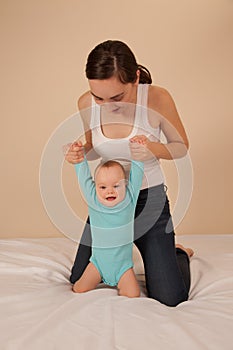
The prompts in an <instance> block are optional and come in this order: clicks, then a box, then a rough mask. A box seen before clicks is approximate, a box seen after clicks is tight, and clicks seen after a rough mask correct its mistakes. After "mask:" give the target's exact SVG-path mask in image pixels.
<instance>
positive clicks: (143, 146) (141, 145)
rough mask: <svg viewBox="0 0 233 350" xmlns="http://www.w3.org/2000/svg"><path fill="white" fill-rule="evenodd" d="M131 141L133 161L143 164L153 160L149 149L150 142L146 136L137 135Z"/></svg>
mask: <svg viewBox="0 0 233 350" xmlns="http://www.w3.org/2000/svg"><path fill="white" fill-rule="evenodd" d="M129 141H130V145H129V146H130V151H131V156H132V159H134V160H138V161H142V162H143V161H145V160H148V159H151V158H153V154H152V153H151V152H150V151H149V149H148V144H149V142H150V141H149V139H148V138H147V137H146V136H145V135H136V136H134V137H132V138H131V139H130V140H129Z"/></svg>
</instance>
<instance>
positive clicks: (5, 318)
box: [0, 235, 233, 350]
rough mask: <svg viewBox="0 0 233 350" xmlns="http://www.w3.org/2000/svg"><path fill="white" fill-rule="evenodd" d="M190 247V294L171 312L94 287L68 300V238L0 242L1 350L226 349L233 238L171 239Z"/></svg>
mask: <svg viewBox="0 0 233 350" xmlns="http://www.w3.org/2000/svg"><path fill="white" fill-rule="evenodd" d="M176 239H177V242H178V243H181V244H184V245H187V246H191V247H192V248H194V250H195V255H194V256H193V257H192V258H191V263H190V266H191V274H192V278H191V290H190V298H189V300H188V301H187V302H184V303H181V304H180V305H178V306H177V307H175V308H172V307H167V306H165V305H162V304H160V303H159V302H157V301H155V300H152V299H149V298H147V297H146V290H145V281H144V274H143V265H142V261H141V258H140V255H139V253H138V251H137V250H136V248H134V249H135V250H134V261H135V272H136V274H137V278H138V280H139V282H140V287H141V297H140V298H136V299H129V298H126V297H120V296H118V295H117V291H116V289H115V288H109V287H106V286H103V285H102V284H101V285H100V286H99V287H98V288H97V289H96V290H94V291H91V292H88V293H85V294H75V293H73V292H72V291H71V285H70V283H69V274H70V269H71V266H72V262H73V260H74V256H75V252H76V246H77V243H75V242H74V241H72V240H70V239H68V238H65V237H64V238H37V239H28V238H21V239H1V240H0V256H1V260H0V278H1V292H0V305H1V313H0V314H1V319H0V322H1V324H0V326H1V335H0V349H1V350H52V349H53V350H65V349H77V350H84V349H88V350H92V349H94V350H98V349H101V350H105V349H106V350H112V349H117V350H131V349H132V350H139V349H140V350H141V349H145V350H152V349H153V350H154V349H158V350H163V349H165V350H170V349H189V350H202V349H203V350H205V349H210V350H228V349H229V350H230V349H233V345H232V344H233V337H232V333H233V322H232V317H233V316H232V311H233V274H232V267H233V235H179V236H177V238H176Z"/></svg>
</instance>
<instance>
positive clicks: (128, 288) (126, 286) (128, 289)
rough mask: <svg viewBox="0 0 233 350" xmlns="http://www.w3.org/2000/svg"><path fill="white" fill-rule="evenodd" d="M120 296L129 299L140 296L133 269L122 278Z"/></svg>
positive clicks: (119, 285) (119, 284)
mask: <svg viewBox="0 0 233 350" xmlns="http://www.w3.org/2000/svg"><path fill="white" fill-rule="evenodd" d="M117 287H118V290H119V295H121V296H126V297H129V298H136V297H139V296H140V288H139V285H138V282H137V279H136V276H135V273H134V271H133V269H132V268H131V269H129V270H127V271H126V272H125V273H123V275H122V276H121V278H120V280H119V283H118V286H117Z"/></svg>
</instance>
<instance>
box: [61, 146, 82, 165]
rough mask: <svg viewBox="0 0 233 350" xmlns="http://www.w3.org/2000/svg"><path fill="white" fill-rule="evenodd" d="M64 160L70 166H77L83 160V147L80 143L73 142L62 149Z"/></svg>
mask: <svg viewBox="0 0 233 350" xmlns="http://www.w3.org/2000/svg"><path fill="white" fill-rule="evenodd" d="M63 151H64V154H65V159H66V161H67V162H69V163H71V164H77V163H80V162H82V161H83V160H84V147H83V144H82V142H81V141H75V142H73V143H70V144H68V145H65V146H64V147H63Z"/></svg>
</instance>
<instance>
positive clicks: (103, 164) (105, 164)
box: [94, 160, 126, 179]
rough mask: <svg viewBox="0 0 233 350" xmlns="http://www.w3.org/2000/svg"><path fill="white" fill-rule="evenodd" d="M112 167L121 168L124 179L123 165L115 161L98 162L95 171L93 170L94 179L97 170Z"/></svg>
mask: <svg viewBox="0 0 233 350" xmlns="http://www.w3.org/2000/svg"><path fill="white" fill-rule="evenodd" d="M114 166H118V167H119V168H121V170H122V172H123V174H124V177H125V178H126V173H125V168H124V167H123V165H122V164H121V163H120V162H117V161H116V160H107V161H103V162H100V164H99V165H97V167H96V169H95V173H94V179H95V178H96V173H97V171H98V170H99V169H101V168H111V167H114Z"/></svg>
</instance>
